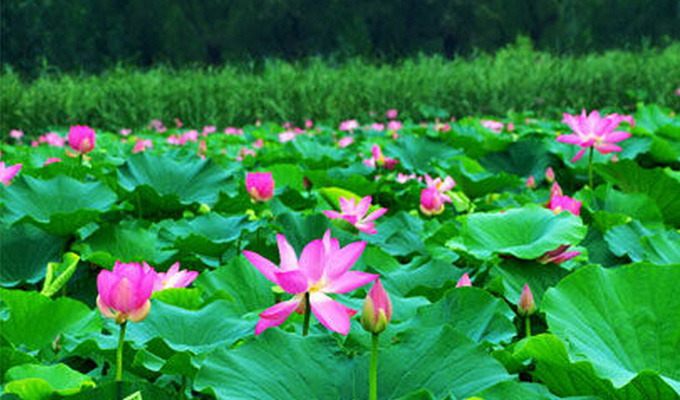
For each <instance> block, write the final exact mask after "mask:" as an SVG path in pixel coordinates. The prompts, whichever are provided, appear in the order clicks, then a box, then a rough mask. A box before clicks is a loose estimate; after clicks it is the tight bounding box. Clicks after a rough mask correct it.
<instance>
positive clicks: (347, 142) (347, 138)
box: [338, 136, 354, 149]
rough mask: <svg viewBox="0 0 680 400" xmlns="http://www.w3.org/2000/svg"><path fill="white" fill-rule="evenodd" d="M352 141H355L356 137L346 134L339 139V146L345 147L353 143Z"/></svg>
mask: <svg viewBox="0 0 680 400" xmlns="http://www.w3.org/2000/svg"><path fill="white" fill-rule="evenodd" d="M352 143H354V138H353V137H351V136H345V137H343V138H341V139H340V140H338V147H340V148H341V149H344V148H345V147H347V146H349V145H351V144H352Z"/></svg>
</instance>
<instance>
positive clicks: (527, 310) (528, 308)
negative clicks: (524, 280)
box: [517, 284, 536, 316]
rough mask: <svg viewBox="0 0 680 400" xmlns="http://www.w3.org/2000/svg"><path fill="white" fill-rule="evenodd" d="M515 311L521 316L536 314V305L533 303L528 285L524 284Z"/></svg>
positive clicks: (532, 296)
mask: <svg viewBox="0 0 680 400" xmlns="http://www.w3.org/2000/svg"><path fill="white" fill-rule="evenodd" d="M517 311H518V312H519V315H521V316H529V315H531V314H533V313H534V312H536V303H534V295H533V294H532V293H531V289H529V285H527V284H524V288H523V289H522V294H521V295H520V297H519V304H518V307H517Z"/></svg>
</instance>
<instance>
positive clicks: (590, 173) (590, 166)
mask: <svg viewBox="0 0 680 400" xmlns="http://www.w3.org/2000/svg"><path fill="white" fill-rule="evenodd" d="M589 158H590V159H589V160H588V182H590V188H591V189H594V188H593V147H592V146H591V147H590V157H589Z"/></svg>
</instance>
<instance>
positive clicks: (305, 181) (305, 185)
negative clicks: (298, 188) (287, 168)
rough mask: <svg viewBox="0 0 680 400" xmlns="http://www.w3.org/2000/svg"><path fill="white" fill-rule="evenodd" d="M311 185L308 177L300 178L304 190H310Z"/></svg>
mask: <svg viewBox="0 0 680 400" xmlns="http://www.w3.org/2000/svg"><path fill="white" fill-rule="evenodd" d="M312 186H314V184H313V183H312V181H310V180H309V178H307V177H306V176H305V177H303V178H302V188H303V189H305V190H306V191H310V190H312Z"/></svg>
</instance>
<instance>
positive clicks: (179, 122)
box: [175, 117, 184, 129]
mask: <svg viewBox="0 0 680 400" xmlns="http://www.w3.org/2000/svg"><path fill="white" fill-rule="evenodd" d="M175 126H176V127H177V129H179V128H181V127H183V126H184V124H183V123H182V121H180V119H179V118H177V117H175Z"/></svg>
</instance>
